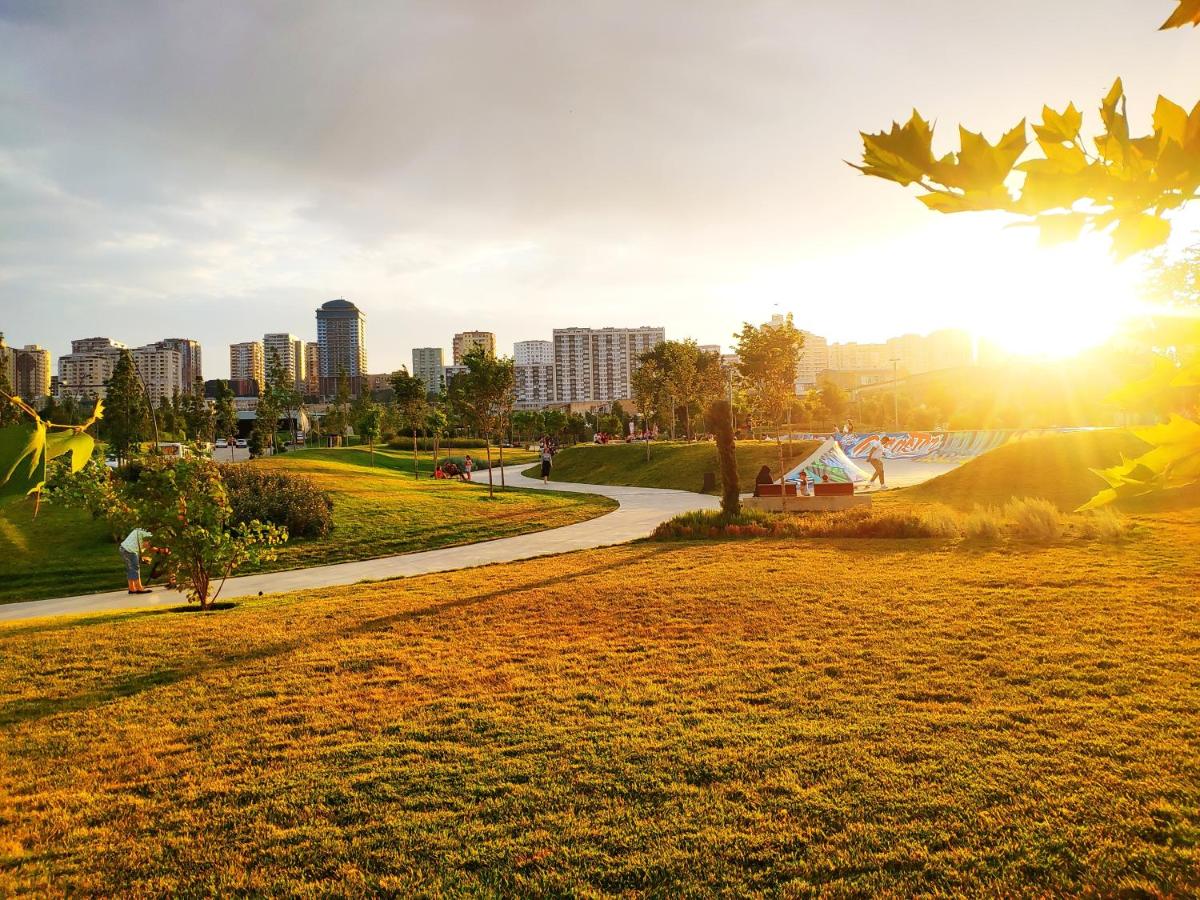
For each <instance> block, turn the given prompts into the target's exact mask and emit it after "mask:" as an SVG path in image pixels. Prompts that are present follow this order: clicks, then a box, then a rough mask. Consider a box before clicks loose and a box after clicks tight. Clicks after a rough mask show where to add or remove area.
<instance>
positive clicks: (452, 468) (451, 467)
mask: <svg viewBox="0 0 1200 900" xmlns="http://www.w3.org/2000/svg"><path fill="white" fill-rule="evenodd" d="M456 475H458V466H456V465H455V464H454V463H452V462H447V463H446V464H445V465H443V466H442V477H443V478H454V477H455V476H456Z"/></svg>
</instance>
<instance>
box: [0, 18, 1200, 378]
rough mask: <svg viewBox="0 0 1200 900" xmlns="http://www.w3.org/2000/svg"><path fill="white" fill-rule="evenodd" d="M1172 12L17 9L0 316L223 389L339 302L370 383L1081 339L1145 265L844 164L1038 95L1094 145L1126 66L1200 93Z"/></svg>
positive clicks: (1116, 308) (39, 338)
mask: <svg viewBox="0 0 1200 900" xmlns="http://www.w3.org/2000/svg"><path fill="white" fill-rule="evenodd" d="M1174 5H1175V4H1174V3H1173V2H1171V0H1161V2H1158V0H1139V2H1131V0H1123V2H1118V0H1078V2H1077V0H1054V2H1052V3H1047V2H1045V0H1039V2H1028V0H1009V2H1006V3H964V2H962V0H911V2H904V3H897V2H890V0H889V2H876V3H871V2H865V3H859V4H844V3H828V2H805V0H794V2H778V3H754V2H736V3H734V2H725V0H723V2H703V0H699V2H698V0H679V2H668V0H661V2H651V3H647V2H644V0H639V2H623V0H597V2H573V0H547V2H540V3H539V2H519V0H505V2H503V3H496V2H489V0H478V2H472V3H467V2H428V3H404V2H397V0H390V2H379V3H375V2H366V0H355V2H353V3H333V2H327V3H312V2H302V0H288V2H279V3H262V2H239V3H232V2H230V3H191V2H159V3H141V2H135V0H120V2H111V3H109V2H98V0H86V2H85V0H80V2H50V0H38V2H28V3H24V2H11V0H0V123H3V124H2V125H0V330H3V331H4V332H5V333H6V336H7V339H8V341H9V343H15V344H25V343H33V342H37V343H41V344H43V345H44V346H47V347H49V348H50V349H51V350H52V351H53V352H54V354H55V356H57V355H59V354H61V353H63V352H66V351H67V350H68V349H69V341H70V340H71V338H73V337H85V336H91V335H108V336H111V337H114V338H117V339H119V340H123V341H125V342H126V343H129V344H131V345H132V344H138V343H143V342H146V341H149V340H153V339H157V338H161V337H166V336H173V337H174V336H181V337H195V338H197V339H199V340H200V341H202V343H203V344H204V350H205V357H206V360H205V361H206V365H205V372H206V375H208V376H209V377H219V376H223V375H226V374H227V373H228V358H227V357H228V353H227V345H228V344H229V343H230V342H232V341H240V340H248V339H252V338H256V337H261V335H262V334H263V333H264V332H268V331H291V332H293V333H295V334H297V335H299V336H300V337H302V338H305V339H309V340H311V339H315V322H314V316H313V311H314V310H315V308H316V307H317V306H318V305H319V304H320V303H322V302H324V301H325V300H328V299H331V298H333V297H339V296H344V297H346V298H348V299H350V300H353V301H354V302H355V303H357V304H358V305H359V306H360V307H361V308H362V309H363V310H365V311H366V312H367V315H368V320H367V324H368V352H369V356H370V360H369V361H370V368H371V370H373V371H389V370H392V369H394V368H396V367H397V366H399V365H401V364H408V363H409V361H410V349H411V348H412V347H413V346H444V347H446V348H449V345H450V337H451V335H452V334H453V333H454V332H456V331H461V330H466V329H485V330H492V331H495V332H496V334H497V338H498V341H499V343H500V345H501V347H502V348H507V347H510V346H511V343H512V342H513V341H514V340H520V339H525V338H548V337H549V336H550V332H551V329H552V328H554V327H562V326H568V325H592V326H604V325H642V324H647V325H651V324H652V325H665V326H666V328H667V332H668V336H669V337H677V338H683V337H693V338H695V339H697V340H699V341H700V342H701V343H722V344H728V343H729V340H730V335H731V333H732V332H733V331H734V330H735V329H736V328H737V327H738V326H739V325H740V323H741V322H742V321H743V320H750V321H763V320H765V319H766V318H768V317H769V316H770V315H771V313H773V312H777V311H791V312H793V313H794V314H795V316H796V321H797V324H798V325H800V326H801V327H803V328H807V329H809V330H812V331H815V332H817V333H819V334H824V335H826V336H828V337H829V338H830V339H832V340H859V341H870V340H880V339H884V338H886V337H888V336H891V335H894V334H900V333H906V332H919V333H923V332H928V331H930V330H933V329H935V328H939V327H965V328H968V329H972V330H975V331H977V332H979V333H982V334H984V335H988V336H992V337H995V338H997V339H999V340H1000V341H1001V342H1003V343H1006V344H1008V345H1009V346H1011V347H1016V348H1018V349H1027V350H1037V351H1049V352H1056V351H1062V350H1065V349H1074V348H1076V347H1078V346H1080V345H1083V344H1087V343H1090V342H1094V341H1096V340H1099V339H1102V338H1103V337H1104V334H1105V332H1107V331H1108V330H1110V329H1111V328H1112V327H1113V323H1114V322H1115V321H1116V320H1117V319H1118V318H1119V317H1120V316H1121V315H1123V314H1124V313H1125V312H1126V311H1127V310H1128V308H1129V305H1130V302H1131V297H1132V294H1133V284H1134V281H1135V276H1136V271H1135V270H1134V269H1135V266H1133V265H1127V266H1124V267H1121V268H1118V267H1115V266H1114V265H1113V264H1111V263H1110V262H1109V259H1108V256H1107V253H1106V245H1105V243H1104V242H1103V241H1093V242H1088V243H1085V244H1082V245H1078V246H1071V247H1066V248H1060V249H1057V250H1054V251H1042V250H1038V249H1037V248H1036V247H1035V236H1034V235H1033V234H1032V233H1030V232H1029V231H1028V230H1027V229H1011V228H1008V229H1006V228H1005V225H1006V220H1005V219H1004V218H1003V217H1000V216H939V215H937V214H934V213H930V212H927V211H926V210H925V209H924V208H923V207H922V206H921V205H920V204H919V203H917V201H916V200H915V199H913V197H912V196H911V194H909V193H906V192H905V191H903V190H901V189H899V188H897V187H895V186H893V185H889V184H885V183H884V182H881V181H878V180H874V179H867V178H864V177H862V176H860V175H858V173H856V172H855V171H853V170H852V169H850V168H848V167H847V166H846V165H845V164H844V162H843V160H853V159H856V158H857V155H858V151H859V142H858V134H857V132H858V131H859V130H879V129H880V128H883V127H886V126H887V125H888V124H889V123H890V121H891V120H892V119H894V118H906V117H907V115H908V112H909V110H910V109H911V108H912V107H913V106H914V105H915V106H917V107H918V108H919V109H920V110H921V112H922V113H923V114H924V115H926V116H927V117H930V118H933V119H935V120H936V121H938V122H939V123H941V130H940V132H939V134H940V138H941V141H940V143H941V147H942V149H943V150H946V149H952V147H951V144H950V143H949V142H950V140H951V138H952V137H953V134H954V126H955V125H956V124H957V123H958V122H960V121H963V122H965V123H966V124H968V125H970V126H971V127H972V128H975V129H980V128H982V129H983V130H984V131H985V132H987V133H988V134H989V135H990V136H992V137H993V138H994V137H995V136H996V135H997V134H998V132H999V131H1000V130H1001V129H1003V128H1007V127H1010V126H1011V125H1012V124H1014V123H1015V122H1016V121H1018V120H1019V119H1020V118H1021V117H1022V116H1024V115H1036V114H1037V113H1038V112H1039V111H1040V109H1041V104H1042V103H1043V102H1049V103H1052V104H1055V105H1059V106H1063V105H1065V104H1066V102H1067V101H1068V100H1074V101H1075V102H1076V104H1077V105H1079V106H1080V107H1081V108H1083V109H1085V111H1086V112H1087V113H1088V118H1087V119H1086V120H1085V121H1086V123H1087V125H1088V127H1089V130H1093V131H1094V129H1095V123H1096V116H1095V108H1096V106H1097V104H1098V101H1099V98H1100V96H1101V95H1102V94H1103V93H1104V92H1105V91H1106V90H1107V88H1108V86H1109V85H1110V84H1111V82H1112V79H1113V78H1114V77H1115V76H1117V75H1122V76H1124V78H1125V83H1126V87H1127V89H1128V92H1129V97H1130V113H1131V116H1132V117H1133V118H1134V120H1135V122H1137V123H1138V125H1139V126H1144V127H1145V130H1148V128H1149V121H1150V113H1151V110H1152V108H1153V100H1154V96H1155V94H1157V93H1158V92H1162V93H1165V94H1167V95H1168V96H1170V97H1172V98H1173V99H1175V100H1177V101H1178V102H1180V103H1182V104H1183V105H1185V106H1187V107H1189V108H1190V107H1191V105H1192V104H1193V103H1194V102H1195V101H1196V100H1197V99H1200V34H1197V33H1196V32H1194V31H1192V30H1185V31H1178V32H1170V33H1160V32H1158V31H1157V30H1156V29H1157V26H1158V25H1159V23H1160V22H1161V21H1162V20H1163V19H1164V18H1165V17H1166V15H1167V14H1169V12H1170V11H1171V9H1173V8H1174ZM1179 239H1180V240H1182V239H1183V237H1181V238H1179Z"/></svg>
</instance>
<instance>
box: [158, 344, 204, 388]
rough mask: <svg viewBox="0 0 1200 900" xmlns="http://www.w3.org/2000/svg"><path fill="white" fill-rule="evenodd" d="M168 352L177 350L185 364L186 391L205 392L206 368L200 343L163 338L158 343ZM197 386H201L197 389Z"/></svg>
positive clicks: (184, 379) (184, 380) (184, 381)
mask: <svg viewBox="0 0 1200 900" xmlns="http://www.w3.org/2000/svg"><path fill="white" fill-rule="evenodd" d="M158 343H159V345H160V346H162V347H163V348H164V349H167V350H175V351H178V353H179V358H180V360H181V361H182V363H183V383H184V390H185V391H192V392H197V391H199V392H203V390H204V388H203V384H204V367H203V364H202V362H203V360H202V353H201V351H200V342H199V341H193V340H191V339H190V338H163V339H162V340H161V341H159V342H158ZM197 385H200V386H199V387H197Z"/></svg>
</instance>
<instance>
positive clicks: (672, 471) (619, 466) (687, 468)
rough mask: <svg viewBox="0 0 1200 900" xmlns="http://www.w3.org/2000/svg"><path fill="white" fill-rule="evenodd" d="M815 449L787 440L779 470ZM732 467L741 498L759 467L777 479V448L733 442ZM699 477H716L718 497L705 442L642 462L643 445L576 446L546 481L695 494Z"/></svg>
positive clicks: (656, 452)
mask: <svg viewBox="0 0 1200 900" xmlns="http://www.w3.org/2000/svg"><path fill="white" fill-rule="evenodd" d="M816 446H817V442H816V441H793V442H792V445H791V450H792V455H791V456H790V457H788V456H787V455H786V454H787V452H788V445H787V444H786V443H785V444H784V454H785V459H784V464H785V466H786V467H787V468H788V469H790V468H791V467H792V466H794V465H796V464H797V463H798V462H800V460H801V459H802V458H803V457H804V456H806V455H807V454H809V453H811V452H812V451H813V450H814V449H815V448H816ZM737 462H738V480H739V482H740V483H741V487H742V492H743V493H749V492H750V491H752V490H753V489H754V477H755V476H756V475H757V474H758V470H759V469H760V468H762V467H763V466H770V467H771V472H772V474H773V475H774V476H775V477H776V478H778V477H779V448H778V446H777V445H776V444H775V442H774V441H738V444H737ZM540 472H541V469H540V467H539V466H534V467H533V468H531V469H528V470H526V472H525V474H526V475H529V476H538V475H539V474H540ZM705 472H712V473H713V474H714V475H715V476H716V478H717V489H716V490H715V491H713V493H718V494H719V493H720V485H721V470H720V466H719V465H718V463H717V447H716V444H713V443H711V442H708V443H696V444H685V443H667V442H663V443H656V444H651V447H650V461H649V462H647V461H646V445H645V444H608V445H604V446H601V445H598V444H581V445H580V446H577V447H568V448H567V449H565V450H563V451H562V452H560V453H559V454H558V455H557V456H555V457H554V468H553V470H552V474H551V476H550V479H551V481H567V482H572V481H573V482H578V483H580V484H622V485H631V486H633V487H656V488H674V489H676V490H681V491H699V490H700V488H701V487H703V486H704V473H705Z"/></svg>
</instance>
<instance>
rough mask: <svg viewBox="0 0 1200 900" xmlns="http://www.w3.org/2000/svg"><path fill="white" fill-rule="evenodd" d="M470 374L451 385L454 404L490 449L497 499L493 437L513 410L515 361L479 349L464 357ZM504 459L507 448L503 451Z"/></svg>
mask: <svg viewBox="0 0 1200 900" xmlns="http://www.w3.org/2000/svg"><path fill="white" fill-rule="evenodd" d="M463 365H465V366H466V367H467V371H465V372H460V373H459V374H458V375H456V376H455V377H454V378H452V379H451V382H450V391H449V394H450V402H451V404H452V405H453V406H454V408H455V409H457V410H458V411H459V412H460V414H461V415H462V416H463V418H464V419H466V420H467V421H469V422H471V423H473V424H474V425H475V427H476V428H478V429H479V432H480V433H481V434H482V435H483V438H484V446H485V447H486V448H487V461H488V496H489V497H493V496H495V490H494V485H493V479H492V437H493V436H494V435H497V434H500V433H501V430H502V428H503V424H504V422H505V421H506V416H507V412H508V411H510V410H511V409H512V402H513V400H512V397H513V385H514V377H513V363H512V360H511V359H506V358H501V359H497V358H495V357H492V356H489V355H488V354H487V353H485V352H484V351H483V349H482V348H479V347H475V348H472V349H471V350H469V351H468V352H467V354H466V355H465V356H464V357H463ZM501 454H502V455H501V459H503V448H501Z"/></svg>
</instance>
